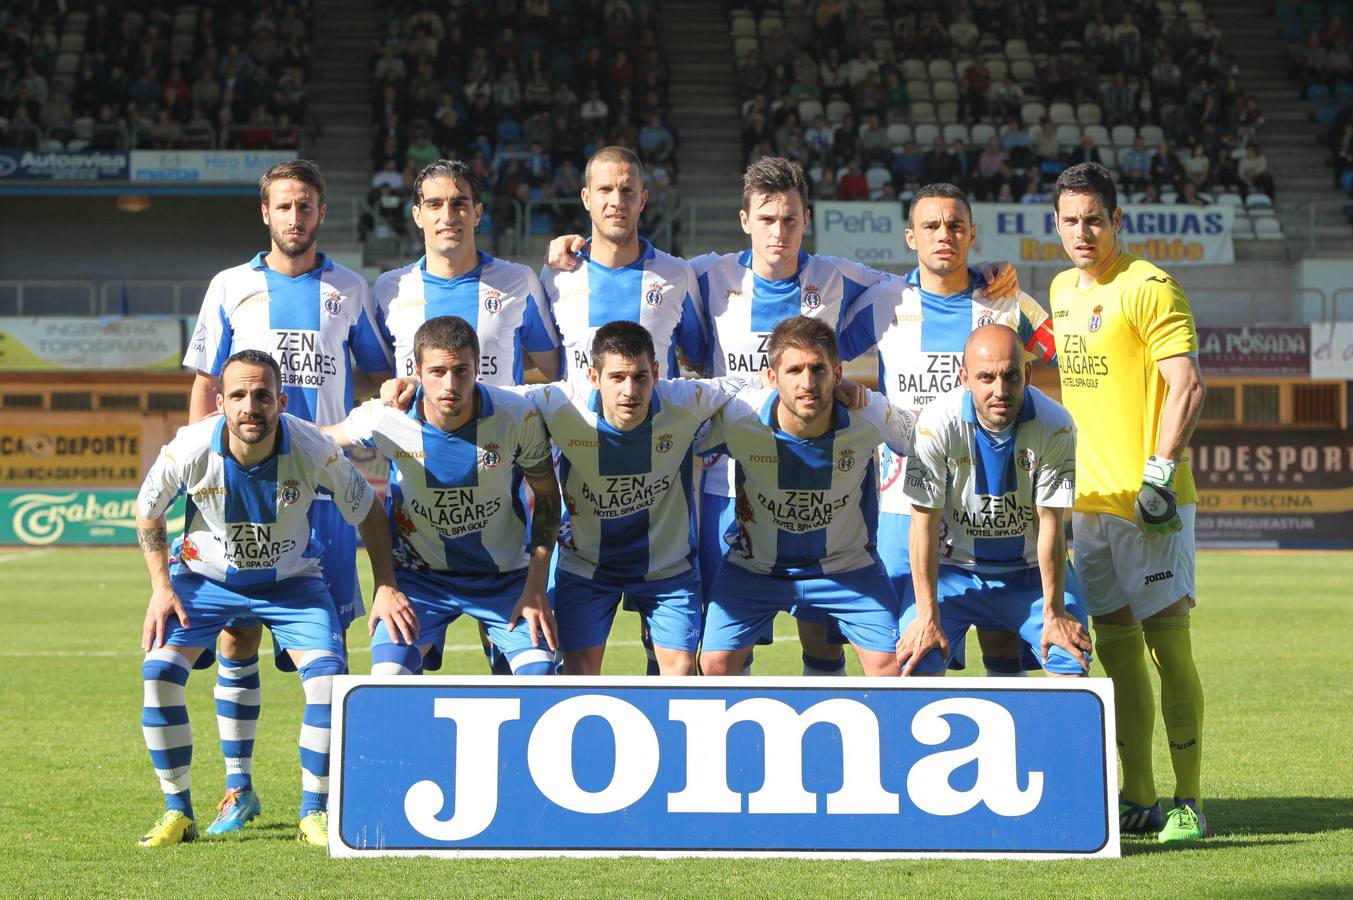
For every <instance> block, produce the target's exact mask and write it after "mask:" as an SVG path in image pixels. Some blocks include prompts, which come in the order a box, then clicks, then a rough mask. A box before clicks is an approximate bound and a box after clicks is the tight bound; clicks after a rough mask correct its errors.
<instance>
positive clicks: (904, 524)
mask: <svg viewBox="0 0 1353 900" xmlns="http://www.w3.org/2000/svg"><path fill="white" fill-rule="evenodd" d="M905 235H906V240H907V246H908V247H910V248H911V249H912V250H914V251H916V261H917V263H918V265H917V268H916V269H915V270H914V271H913V272H912V273H911V274H910V275H908V276H907V277H906V278H904V279H890V280H888V281H884V282H881V283H879V284H876V285H874V286H873V287H871V288H869V289H868V290H867V291H865V292H864V293H863V294H861V295H860V297H859V299H858V300H856V301H855V302H854V303H853V304H852V305H851V307H850V308H849V309H848V310H847V311H846V322H847V324H846V326H845V328H844V329H843V330H842V332H841V356H842V357H843V358H845V359H854V358H855V357H856V356H859V355H860V354H861V353H864V352H865V351H867V350H868V349H869V348H870V347H873V346H876V345H877V347H878V360H879V391H880V392H882V393H883V395H884V396H885V397H887V398H888V400H889V402H890V403H892V404H894V405H896V406H899V407H902V408H904V409H914V410H916V412H918V413H919V412H920V411H921V409H922V408H924V407H925V406H926V405H927V404H928V403H930V402H931V401H933V400H935V399H936V398H938V397H940V396H941V395H943V394H944V393H946V392H948V391H950V390H953V389H954V388H956V387H957V386H958V384H959V371H960V369H961V368H962V351H963V346H964V343H965V342H966V341H967V339H968V335H969V334H971V333H972V331H973V329H975V328H978V327H980V326H982V325H985V324H989V323H993V322H994V323H997V324H1000V325H1008V326H1009V327H1011V328H1013V329H1015V330H1016V331H1017V332H1018V333H1019V337H1020V340H1021V342H1022V343H1023V345H1024V352H1025V359H1030V360H1032V359H1038V360H1041V361H1042V362H1044V363H1053V362H1054V360H1055V357H1056V347H1055V345H1054V341H1053V336H1052V320H1051V319H1049V318H1048V314H1047V313H1046V312H1044V311H1043V308H1042V307H1040V306H1039V305H1038V302H1037V301H1036V300H1034V299H1033V298H1032V297H1030V296H1029V295H1028V294H1026V293H1024V292H1023V291H1019V290H1015V291H1014V292H1012V293H1007V294H1006V295H1004V296H1002V297H999V298H998V297H992V296H990V295H989V294H988V291H987V285H986V281H985V279H983V277H982V275H981V274H980V273H978V272H976V271H974V270H972V269H970V268H968V253H969V252H970V251H971V250H972V246H973V242H974V240H975V239H976V237H977V230H976V228H974V226H973V221H972V206H971V204H969V202H968V196H967V194H965V193H964V192H963V191H962V190H960V189H959V188H957V187H955V186H954V185H952V184H946V183H943V182H941V183H937V184H928V185H926V186H924V187H922V188H921V189H920V190H918V191H917V192H916V195H915V197H914V198H913V199H912V203H911V219H910V222H909V223H908V227H907V229H906V232H905ZM879 458H880V465H879V490H880V494H879V535H878V540H879V543H878V550H879V556H880V557H881V558H882V559H883V565H884V568H886V569H887V570H888V575H889V577H890V578H892V580H893V589H894V591H895V592H896V593H897V596H898V597H899V598H906V597H908V596H910V594H909V593H908V581H909V579H910V577H911V563H910V560H909V557H908V551H907V543H908V533H909V531H910V525H909V518H910V512H911V503H910V501H909V498H907V497H906V496H904V493H903V488H902V473H903V470H904V468H905V465H906V463H905V461H904V460H903V459H902V458H901V457H898V456H896V455H894V454H893V453H891V452H890V451H889V450H888V448H887V447H886V446H884V447H880V448H879ZM978 637H979V640H980V641H981V644H982V656H983V662H984V663H985V665H986V671H987V674H988V675H1022V674H1023V669H1022V668H1021V665H1024V666H1026V667H1036V666H1037V665H1038V663H1037V658H1036V656H1034V655H1033V654H1028V655H1026V658H1025V660H1024V662H1023V663H1022V664H1021V660H1020V651H1021V645H1020V642H1019V639H1018V638H1017V637H1016V635H1014V634H1010V633H1008V632H1004V631H994V630H990V629H987V628H984V627H983V628H979V629H978ZM954 655H955V661H954V665H955V666H956V667H962V665H963V663H962V660H963V647H962V646H958V647H955V648H954Z"/></svg>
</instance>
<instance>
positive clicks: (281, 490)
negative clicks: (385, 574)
mask: <svg viewBox="0 0 1353 900" xmlns="http://www.w3.org/2000/svg"><path fill="white" fill-rule="evenodd" d="M299 499H301V483H300V482H299V481H296V480H295V479H291V478H289V479H287V480H286V481H284V482H282V483H281V484H280V485H279V486H278V488H277V502H279V503H281V504H282V505H283V506H290V505H291V504H293V503H295V502H296V501H297V500H299Z"/></svg>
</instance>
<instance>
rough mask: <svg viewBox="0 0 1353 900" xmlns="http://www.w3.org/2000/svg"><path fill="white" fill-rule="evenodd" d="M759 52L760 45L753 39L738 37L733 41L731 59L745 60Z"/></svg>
mask: <svg viewBox="0 0 1353 900" xmlns="http://www.w3.org/2000/svg"><path fill="white" fill-rule="evenodd" d="M760 50H761V43H760V42H759V41H757V39H756V38H754V37H739V38H734V39H733V57H734V58H735V59H746V58H747V57H749V56H751V55H753V54H755V53H757V52H759V51H760Z"/></svg>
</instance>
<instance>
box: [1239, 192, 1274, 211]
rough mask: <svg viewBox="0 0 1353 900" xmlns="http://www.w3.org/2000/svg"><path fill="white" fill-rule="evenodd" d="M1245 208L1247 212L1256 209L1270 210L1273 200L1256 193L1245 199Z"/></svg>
mask: <svg viewBox="0 0 1353 900" xmlns="http://www.w3.org/2000/svg"><path fill="white" fill-rule="evenodd" d="M1245 208H1246V209H1249V210H1253V209H1256V208H1264V209H1272V208H1273V198H1272V197H1270V196H1269V195H1268V194H1264V193H1260V192H1258V191H1256V192H1255V193H1253V194H1250V195H1248V196H1247V197H1246V198H1245Z"/></svg>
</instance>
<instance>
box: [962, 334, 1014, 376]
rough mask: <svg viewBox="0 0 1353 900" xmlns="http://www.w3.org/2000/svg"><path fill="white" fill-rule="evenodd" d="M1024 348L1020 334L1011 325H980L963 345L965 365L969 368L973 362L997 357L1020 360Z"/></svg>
mask: <svg viewBox="0 0 1353 900" xmlns="http://www.w3.org/2000/svg"><path fill="white" fill-rule="evenodd" d="M1023 351H1024V346H1023V345H1022V344H1021V343H1020V340H1019V334H1018V333H1017V332H1016V331H1015V330H1014V329H1013V328H1011V327H1010V326H1009V325H997V324H995V323H992V324H990V325H980V326H978V328H977V330H976V331H974V332H973V333H972V334H970V335H968V341H967V343H965V344H964V345H963V365H964V367H965V368H966V367H968V366H969V365H970V361H971V362H976V361H977V360H979V359H983V358H985V359H992V358H997V357H1005V356H1008V357H1011V358H1013V359H1020V358H1021V357H1022V355H1023Z"/></svg>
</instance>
